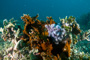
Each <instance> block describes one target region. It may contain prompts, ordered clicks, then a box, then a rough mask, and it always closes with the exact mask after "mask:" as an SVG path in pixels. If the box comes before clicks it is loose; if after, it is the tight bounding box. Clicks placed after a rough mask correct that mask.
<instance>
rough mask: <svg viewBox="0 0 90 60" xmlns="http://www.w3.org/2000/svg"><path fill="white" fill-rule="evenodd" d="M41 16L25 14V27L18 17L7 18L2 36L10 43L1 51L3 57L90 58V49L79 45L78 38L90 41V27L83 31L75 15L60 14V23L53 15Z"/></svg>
mask: <svg viewBox="0 0 90 60" xmlns="http://www.w3.org/2000/svg"><path fill="white" fill-rule="evenodd" d="M37 18H38V15H36V16H35V17H30V16H29V15H27V14H24V15H23V16H21V19H22V20H23V21H24V27H23V28H22V25H18V24H17V22H16V20H14V19H10V20H7V19H5V20H3V25H4V27H3V28H0V32H1V38H2V39H3V40H4V41H5V42H7V43H5V44H4V45H5V46H4V48H3V50H1V51H0V59H1V60H67V59H71V60H73V59H76V60H77V59H80V60H82V59H90V55H89V53H84V52H83V51H79V48H76V47H75V45H76V43H77V42H80V41H82V40H87V41H90V30H88V31H85V32H82V30H80V27H79V24H78V23H77V22H76V20H75V17H73V16H70V17H69V18H67V16H66V17H65V18H64V19H61V18H60V23H58V24H57V23H56V22H55V21H54V20H53V19H52V17H47V19H48V20H47V21H46V22H45V21H40V20H38V19H37Z"/></svg>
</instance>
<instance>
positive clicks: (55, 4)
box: [0, 0, 90, 53]
mask: <svg viewBox="0 0 90 60" xmlns="http://www.w3.org/2000/svg"><path fill="white" fill-rule="evenodd" d="M88 12H90V0H0V27H1V26H2V21H3V19H11V18H12V17H14V18H15V19H17V20H18V21H20V22H21V18H20V17H21V16H22V15H23V14H29V15H30V16H35V15H36V14H39V17H38V19H40V20H46V16H52V17H53V19H54V20H55V21H56V22H59V17H61V18H64V17H65V16H75V17H76V18H79V17H80V16H81V15H83V14H85V13H88ZM0 36H1V34H0ZM3 42H4V41H3V40H1V38H0V50H1V49H2V48H3V47H4V44H5V42H4V43H3ZM81 46H84V48H86V49H83V48H82V47H81ZM78 47H81V48H79V49H80V51H81V50H84V51H85V52H89V53H90V42H87V41H82V42H80V43H79V46H78Z"/></svg>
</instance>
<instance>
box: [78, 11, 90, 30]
mask: <svg viewBox="0 0 90 60" xmlns="http://www.w3.org/2000/svg"><path fill="white" fill-rule="evenodd" d="M77 22H78V23H79V24H80V27H81V29H82V30H84V31H85V30H88V29H90V27H89V26H90V12H88V13H86V14H82V15H81V16H80V17H79V18H77Z"/></svg>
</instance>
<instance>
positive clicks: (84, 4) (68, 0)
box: [0, 0, 90, 22]
mask: <svg viewBox="0 0 90 60" xmlns="http://www.w3.org/2000/svg"><path fill="white" fill-rule="evenodd" d="M88 12H90V0H0V20H3V19H10V18H12V17H14V18H15V19H18V20H21V19H20V17H21V16H22V15H23V13H24V14H29V15H30V16H35V15H36V14H39V16H40V17H39V19H41V20H46V16H52V17H53V19H54V20H55V21H56V22H59V17H61V18H64V17H65V16H71V15H72V16H75V17H76V18H77V17H79V16H80V15H82V14H84V13H88Z"/></svg>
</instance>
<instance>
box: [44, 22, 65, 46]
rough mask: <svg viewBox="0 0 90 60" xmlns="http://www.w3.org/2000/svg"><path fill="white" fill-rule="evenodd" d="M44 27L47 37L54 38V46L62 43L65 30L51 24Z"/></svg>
mask: <svg viewBox="0 0 90 60" xmlns="http://www.w3.org/2000/svg"><path fill="white" fill-rule="evenodd" d="M45 27H46V28H47V30H48V33H49V35H48V36H49V37H53V38H54V42H55V44H59V42H61V41H62V39H63V37H64V35H65V32H66V31H65V29H63V28H61V27H60V25H56V24H51V25H45Z"/></svg>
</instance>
